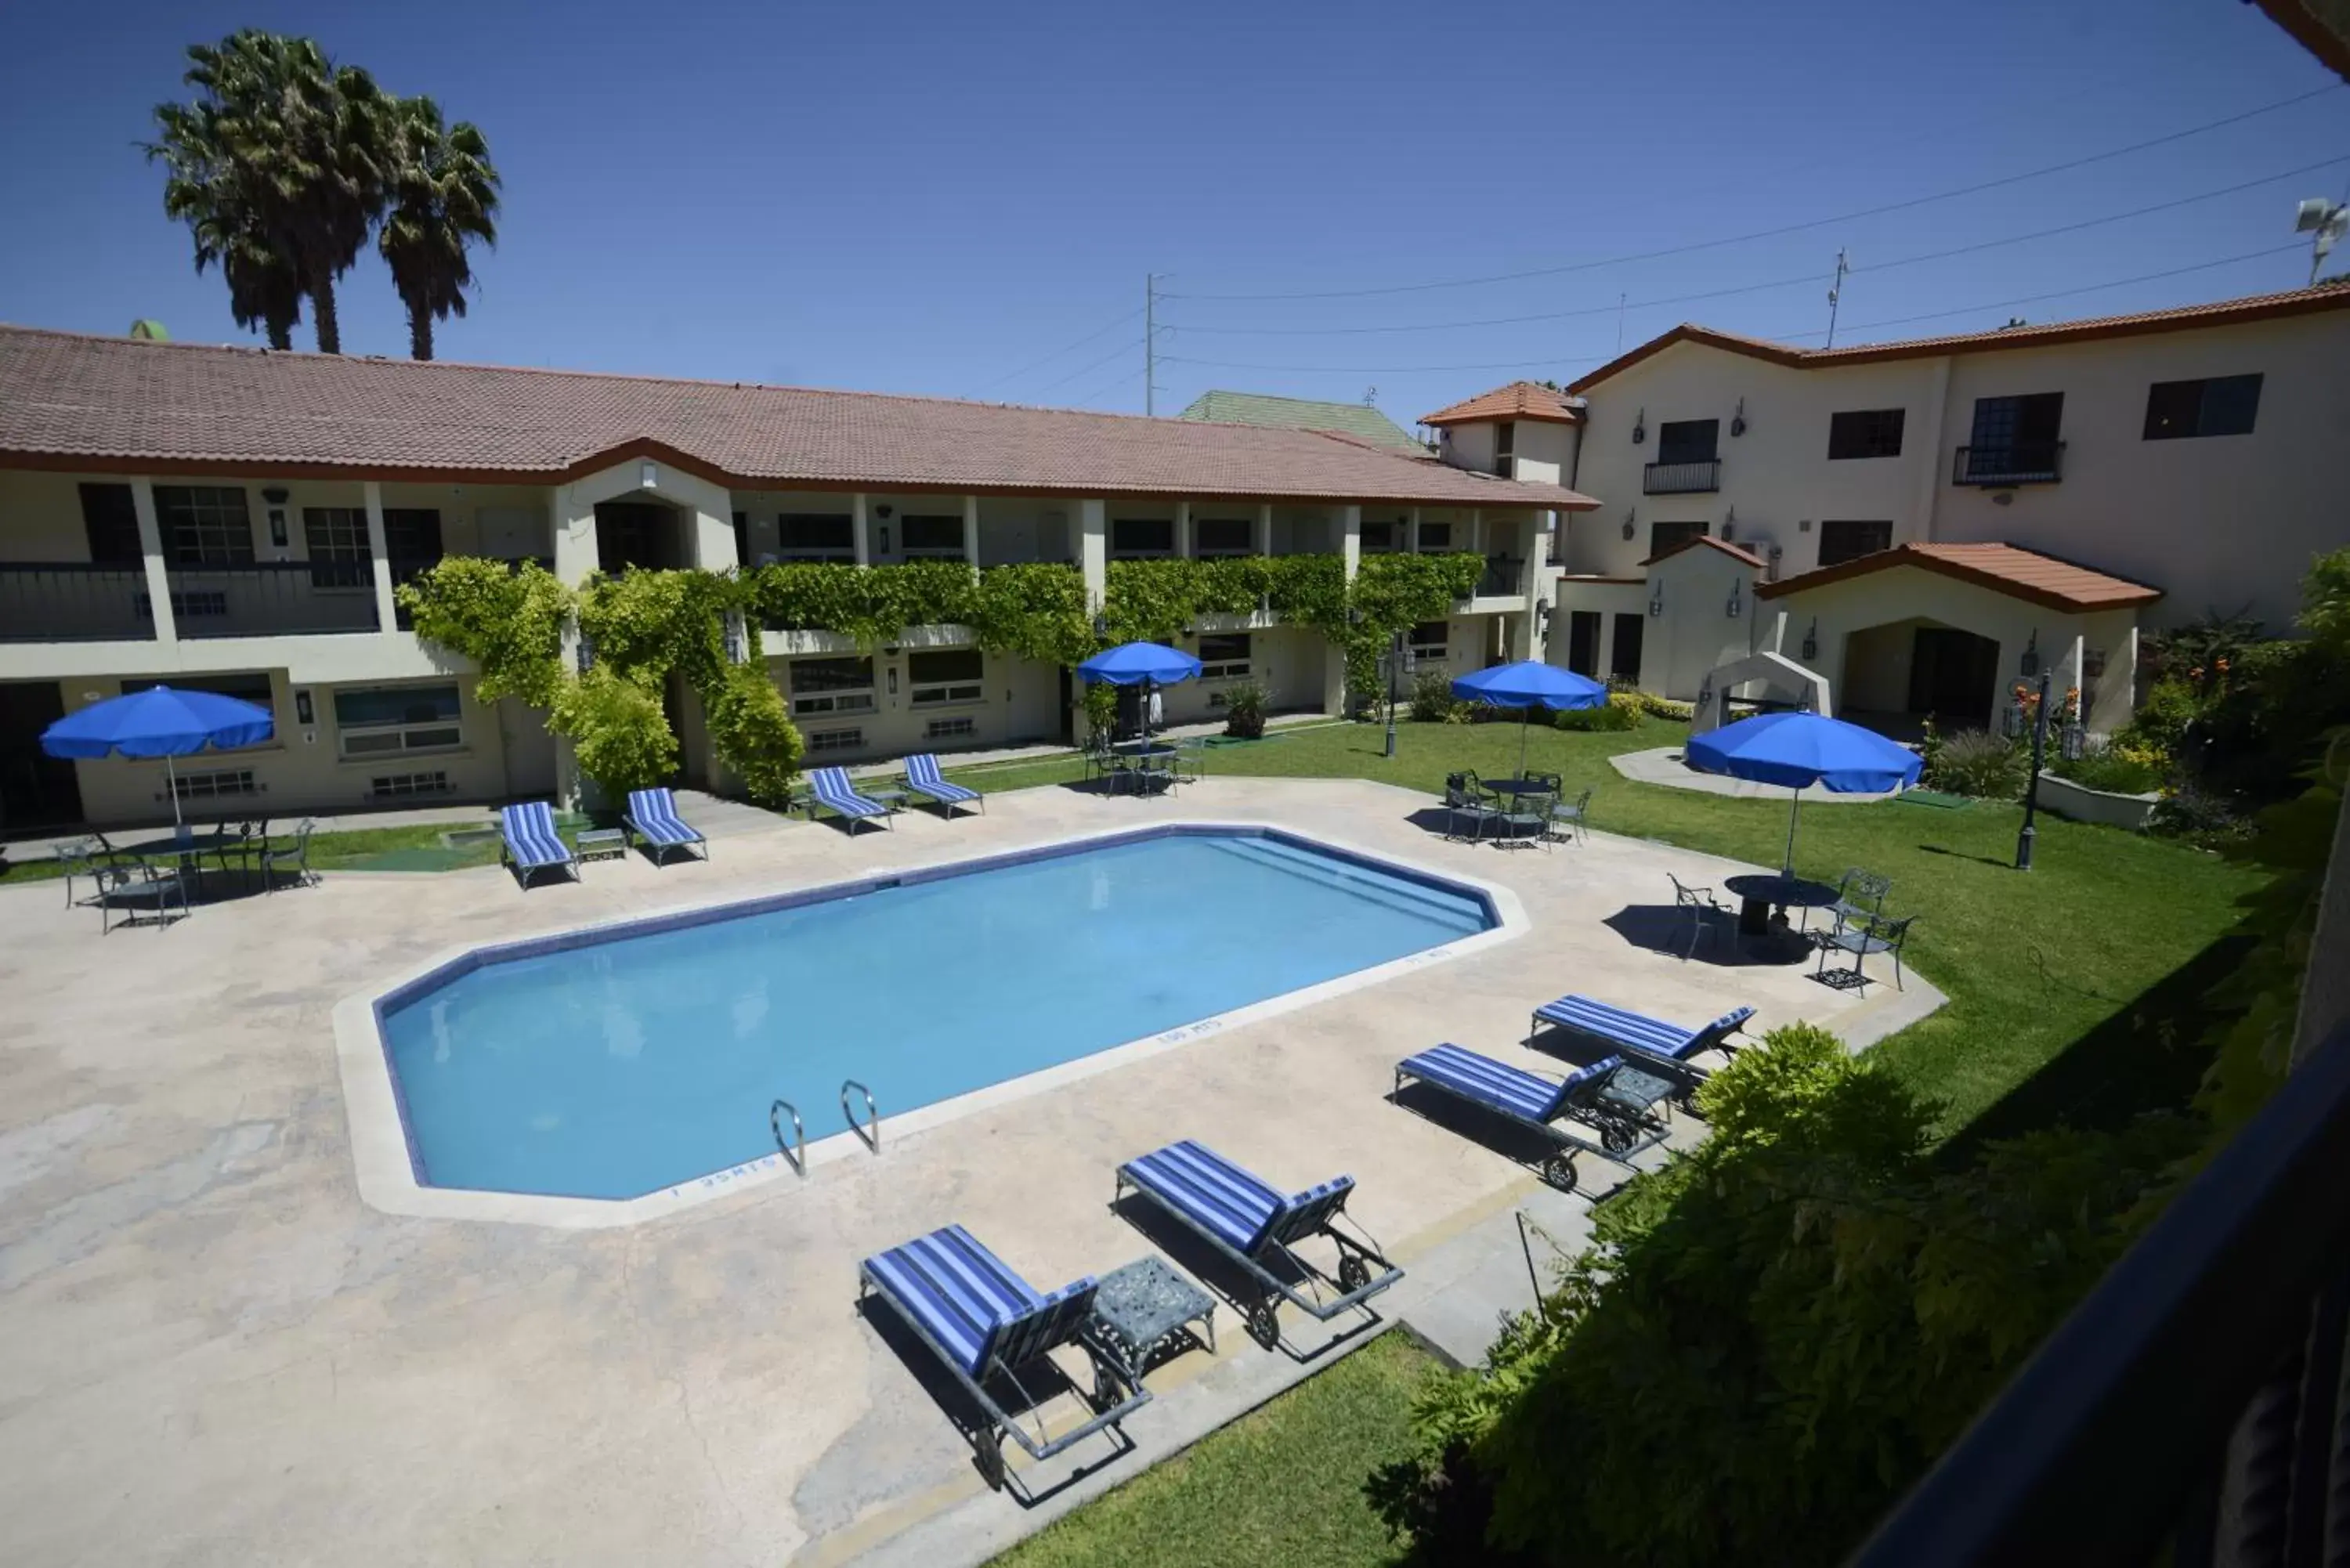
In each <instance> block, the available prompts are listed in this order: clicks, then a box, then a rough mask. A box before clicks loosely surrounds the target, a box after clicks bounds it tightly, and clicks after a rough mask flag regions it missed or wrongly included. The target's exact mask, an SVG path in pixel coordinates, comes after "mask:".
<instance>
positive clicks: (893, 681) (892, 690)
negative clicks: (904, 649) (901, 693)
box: [889, 664, 898, 697]
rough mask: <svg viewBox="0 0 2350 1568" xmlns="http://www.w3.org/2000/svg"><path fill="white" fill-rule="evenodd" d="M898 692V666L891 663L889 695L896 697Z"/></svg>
mask: <svg viewBox="0 0 2350 1568" xmlns="http://www.w3.org/2000/svg"><path fill="white" fill-rule="evenodd" d="M897 694H898V667H897V666H896V665H894V664H893V665H891V666H890V667H889V695H890V696H892V697H895V696H896V695H897Z"/></svg>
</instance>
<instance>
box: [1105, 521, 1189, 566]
mask: <svg viewBox="0 0 2350 1568" xmlns="http://www.w3.org/2000/svg"><path fill="white" fill-rule="evenodd" d="M1109 553H1110V554H1111V555H1113V556H1128V557H1132V556H1171V555H1173V554H1174V553H1175V519H1173V518H1172V517H1120V518H1117V519H1115V520H1114V521H1112V522H1111V524H1110V525H1109Z"/></svg>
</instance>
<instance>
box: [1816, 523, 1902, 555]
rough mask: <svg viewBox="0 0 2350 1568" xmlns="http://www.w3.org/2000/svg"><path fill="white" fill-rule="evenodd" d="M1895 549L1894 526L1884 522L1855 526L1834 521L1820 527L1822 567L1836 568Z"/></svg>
mask: <svg viewBox="0 0 2350 1568" xmlns="http://www.w3.org/2000/svg"><path fill="white" fill-rule="evenodd" d="M1891 548H1893V523H1892V520H1891V519H1889V518H1887V519H1885V520H1882V521H1876V522H1866V523H1853V522H1846V521H1839V520H1837V519H1835V518H1828V519H1825V520H1823V521H1822V522H1821V524H1820V565H1821V566H1835V565H1837V564H1838V563H1839V562H1844V561H1854V560H1858V559H1859V558H1860V557H1861V556H1873V555H1875V554H1877V551H1879V550H1890V549H1891Z"/></svg>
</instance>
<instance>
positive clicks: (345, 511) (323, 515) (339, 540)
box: [302, 506, 375, 588]
mask: <svg viewBox="0 0 2350 1568" xmlns="http://www.w3.org/2000/svg"><path fill="white" fill-rule="evenodd" d="M302 535H303V539H304V541H305V542H306V543H307V545H308V546H309V555H310V586H311V587H316V588H364V587H371V586H372V585H373V584H374V582H375V576H374V573H373V571H372V570H371V569H370V567H369V559H370V556H369V550H368V526H367V514H366V513H364V512H362V511H360V510H359V508H358V507H356V506H305V507H304V508H302Z"/></svg>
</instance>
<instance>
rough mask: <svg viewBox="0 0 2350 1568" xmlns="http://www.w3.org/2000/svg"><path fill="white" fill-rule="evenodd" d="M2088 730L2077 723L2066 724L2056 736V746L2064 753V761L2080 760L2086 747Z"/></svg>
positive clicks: (2075, 761) (2074, 761) (2073, 761)
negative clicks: (2060, 733) (2062, 731)
mask: <svg viewBox="0 0 2350 1568" xmlns="http://www.w3.org/2000/svg"><path fill="white" fill-rule="evenodd" d="M2088 741H2089V732H2088V731H2086V730H2085V729H2083V728H2082V727H2081V726H2080V725H2078V724H2067V725H2065V726H2064V733H2063V734H2062V735H2060V736H2059V737H2057V741H2056V748H2057V750H2058V751H2060V752H2062V753H2064V760H2065V761H2066V762H2068V763H2077V762H2079V761H2080V760H2081V753H2083V752H2084V751H2085V750H2087V749H2088Z"/></svg>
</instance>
